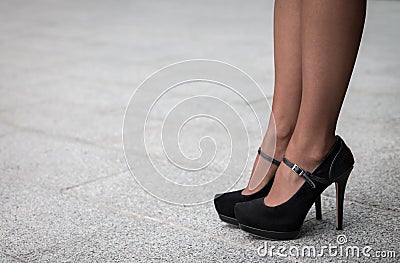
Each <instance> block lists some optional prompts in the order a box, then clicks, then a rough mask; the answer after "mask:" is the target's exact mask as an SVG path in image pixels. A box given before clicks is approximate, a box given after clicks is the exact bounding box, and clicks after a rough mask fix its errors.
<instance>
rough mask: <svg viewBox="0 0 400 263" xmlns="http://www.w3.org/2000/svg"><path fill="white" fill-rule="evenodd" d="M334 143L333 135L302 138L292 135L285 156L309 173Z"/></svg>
mask: <svg viewBox="0 0 400 263" xmlns="http://www.w3.org/2000/svg"><path fill="white" fill-rule="evenodd" d="M335 141H336V139H335V136H334V135H333V136H302V137H299V136H297V135H294V136H293V137H292V139H291V140H290V142H289V144H288V147H287V149H286V152H285V156H286V157H287V158H288V159H289V160H291V161H292V162H295V163H297V164H298V165H300V166H301V167H302V168H303V169H306V170H308V171H310V172H311V171H313V170H314V169H315V168H316V166H317V165H318V164H319V163H320V162H321V161H322V160H323V159H324V157H325V156H326V154H327V153H328V152H329V150H330V149H331V148H332V146H333V144H334V143H335Z"/></svg>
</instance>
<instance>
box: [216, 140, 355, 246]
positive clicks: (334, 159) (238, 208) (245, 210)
mask: <svg viewBox="0 0 400 263" xmlns="http://www.w3.org/2000/svg"><path fill="white" fill-rule="evenodd" d="M258 154H259V155H260V156H261V157H263V158H264V159H266V160H268V161H270V162H271V163H273V164H274V165H280V162H279V161H277V160H275V159H273V158H272V157H270V156H268V155H266V154H265V153H263V152H262V151H261V149H259V151H258ZM283 163H284V164H285V165H287V166H288V167H289V168H290V169H292V171H293V172H294V173H296V174H297V175H298V176H301V177H303V178H304V179H305V182H304V184H303V185H302V186H301V187H300V189H299V190H298V191H297V192H296V193H295V194H294V195H293V196H292V197H291V198H290V199H289V200H288V201H286V202H284V203H282V204H280V205H278V206H274V207H270V206H267V205H266V204H265V203H264V197H265V196H267V195H268V193H269V191H270V189H271V186H272V183H273V180H274V177H272V178H271V179H270V180H269V181H268V183H267V184H266V185H265V186H264V187H263V188H262V189H261V190H259V191H258V192H256V193H254V194H252V195H242V193H241V192H242V190H238V191H235V192H228V193H224V194H217V195H216V196H215V198H214V204H215V208H216V210H217V212H218V215H219V217H220V219H221V220H222V221H224V222H227V223H230V224H235V225H238V226H239V227H240V228H241V229H242V230H244V231H246V232H249V233H251V234H254V235H257V236H260V237H262V238H267V239H274V240H288V239H294V238H297V237H298V236H299V234H300V229H301V226H302V225H303V222H304V219H305V217H306V215H307V213H308V211H309V210H310V208H311V206H312V205H313V204H314V203H315V209H316V218H317V219H321V218H322V213H321V193H322V192H323V191H324V190H325V189H326V188H327V187H328V186H329V185H331V184H332V183H335V185H336V229H342V228H343V200H344V192H345V189H346V183H347V180H348V178H349V176H350V173H351V171H352V169H353V165H354V158H353V154H352V153H351V151H350V149H349V147H347V145H346V144H345V143H344V141H343V140H342V138H340V137H339V136H336V142H335V144H334V145H333V146H332V148H331V149H330V151H329V152H328V153H327V154H326V156H325V157H324V159H323V160H322V161H321V163H320V164H319V165H318V166H317V168H316V169H315V170H314V171H313V172H308V171H306V170H304V169H302V168H301V167H300V166H299V165H297V164H295V163H292V162H291V161H289V160H288V159H287V158H286V157H283Z"/></svg>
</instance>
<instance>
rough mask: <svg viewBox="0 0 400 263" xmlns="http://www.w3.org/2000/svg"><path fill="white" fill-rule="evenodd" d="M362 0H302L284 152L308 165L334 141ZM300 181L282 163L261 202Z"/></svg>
mask: <svg viewBox="0 0 400 263" xmlns="http://www.w3.org/2000/svg"><path fill="white" fill-rule="evenodd" d="M365 11H366V1H365V0H351V1H349V0H334V1H332V0H319V1H313V0H303V1H302V13H301V25H302V29H301V39H302V40H301V45H302V81H303V87H302V88H303V90H302V95H303V96H302V100H301V106H300V111H299V116H298V120H297V123H296V128H295V130H294V132H293V135H292V137H291V139H290V142H289V145H288V147H287V150H286V153H285V156H286V157H287V158H288V159H289V160H291V161H292V162H294V163H297V164H298V165H300V166H301V167H302V168H303V169H306V170H308V171H312V170H313V169H314V168H315V167H316V166H317V165H318V164H319V162H320V161H321V159H322V158H323V157H324V156H325V155H326V153H327V152H328V151H329V149H330V148H331V146H332V145H333V144H334V142H335V129H336V122H337V119H338V116H339V112H340V108H341V105H342V102H343V99H344V96H345V93H346V90H347V86H348V83H349V80H350V77H351V73H352V70H353V66H354V62H355V59H356V56H357V52H358V48H359V44H360V40H361V35H362V31H363V26H364V20H365ZM303 183H304V179H303V178H302V177H299V176H297V174H295V173H294V172H292V171H291V169H290V168H288V167H287V166H286V165H281V166H280V167H279V169H278V171H277V175H276V179H275V181H274V184H273V186H272V189H271V191H270V193H269V194H268V196H267V197H266V198H265V203H266V204H267V205H269V206H275V205H278V204H281V203H283V202H285V201H287V200H288V199H289V198H290V197H291V196H292V195H293V194H294V193H295V192H296V191H297V190H298V189H299V188H300V187H301V185H302V184H303Z"/></svg>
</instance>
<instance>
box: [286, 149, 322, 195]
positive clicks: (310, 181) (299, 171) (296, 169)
mask: <svg viewBox="0 0 400 263" xmlns="http://www.w3.org/2000/svg"><path fill="white" fill-rule="evenodd" d="M282 161H283V163H284V164H286V165H287V166H288V167H289V168H290V169H292V171H293V172H295V173H296V174H297V175H298V176H300V177H303V178H304V179H305V180H306V182H307V183H308V184H309V185H310V186H311V187H312V188H315V187H316V186H315V183H314V181H315V182H319V183H322V184H330V182H329V180H326V179H325V178H322V177H319V176H315V175H313V174H312V173H310V172H309V171H306V170H304V169H303V168H301V167H300V166H299V165H297V164H295V163H292V162H291V161H289V160H288V159H287V158H286V157H285V156H283V160H282Z"/></svg>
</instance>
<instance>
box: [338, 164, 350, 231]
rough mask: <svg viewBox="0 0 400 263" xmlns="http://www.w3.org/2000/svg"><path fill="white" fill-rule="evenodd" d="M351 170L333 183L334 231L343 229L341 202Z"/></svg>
mask: <svg viewBox="0 0 400 263" xmlns="http://www.w3.org/2000/svg"><path fill="white" fill-rule="evenodd" d="M352 169H353V168H351V169H350V170H349V171H348V172H346V173H345V174H343V175H342V176H340V177H339V178H338V179H337V181H335V187H336V229H337V230H342V229H343V201H344V192H345V190H346V184H347V180H348V179H349V176H350V173H351V170H352Z"/></svg>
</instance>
